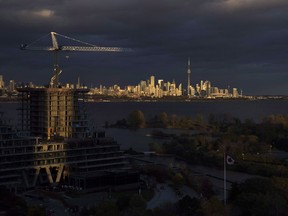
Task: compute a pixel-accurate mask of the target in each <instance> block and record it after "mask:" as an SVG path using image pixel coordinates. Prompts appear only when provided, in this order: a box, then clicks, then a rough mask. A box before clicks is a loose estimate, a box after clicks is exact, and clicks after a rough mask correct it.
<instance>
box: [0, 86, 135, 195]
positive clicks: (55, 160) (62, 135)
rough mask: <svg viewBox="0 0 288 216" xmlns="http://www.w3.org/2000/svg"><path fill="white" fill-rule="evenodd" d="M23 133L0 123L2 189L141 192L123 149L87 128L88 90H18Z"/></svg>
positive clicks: (103, 134)
mask: <svg viewBox="0 0 288 216" xmlns="http://www.w3.org/2000/svg"><path fill="white" fill-rule="evenodd" d="M18 91H19V92H20V93H21V100H22V101H21V104H20V108H19V113H20V117H21V118H20V131H21V132H18V131H16V130H14V129H13V128H12V127H11V126H9V125H8V124H6V123H5V121H4V120H3V117H2V116H1V121H0V186H1V185H5V186H6V187H8V188H10V189H11V190H19V189H20V190H26V189H29V188H35V187H37V186H57V185H63V186H65V187H70V188H75V189H77V190H95V189H103V188H109V189H127V188H131V187H134V188H136V187H138V182H139V181H138V180H139V173H137V172H135V171H133V170H132V169H131V168H130V165H129V162H128V160H127V158H126V157H125V156H124V155H123V152H122V151H121V150H120V146H119V144H117V142H115V141H114V140H113V139H112V138H109V137H106V136H105V132H103V131H95V130H94V129H93V128H91V127H89V124H88V120H87V115H86V112H85V109H84V108H83V106H82V104H81V103H82V101H83V97H82V96H83V95H84V94H85V93H86V92H87V91H88V90H87V89H73V88H66V87H58V88H52V87H47V88H20V89H18Z"/></svg>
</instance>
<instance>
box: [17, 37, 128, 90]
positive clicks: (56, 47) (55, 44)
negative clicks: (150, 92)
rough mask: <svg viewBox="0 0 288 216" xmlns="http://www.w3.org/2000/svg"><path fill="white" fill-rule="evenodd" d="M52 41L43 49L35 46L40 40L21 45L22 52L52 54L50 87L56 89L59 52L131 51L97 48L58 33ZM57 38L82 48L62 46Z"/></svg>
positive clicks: (119, 48)
mask: <svg viewBox="0 0 288 216" xmlns="http://www.w3.org/2000/svg"><path fill="white" fill-rule="evenodd" d="M50 35H51V40H52V46H49V47H42V46H40V47H39V46H34V44H35V43H36V42H37V41H38V40H39V39H38V40H36V41H34V42H32V43H30V44H21V45H20V49H21V50H34V51H48V52H52V53H53V56H54V66H53V73H54V74H53V76H52V77H51V80H50V87H52V88H55V87H57V86H58V85H59V75H60V74H61V72H62V70H61V69H60V66H59V55H58V54H59V52H63V51H64V52H66V51H67V52H70V51H79V52H127V51H131V49H129V48H121V47H102V46H97V45H94V44H91V43H87V42H83V41H80V40H77V39H75V38H71V37H68V36H65V35H62V34H58V33H56V32H51V33H50ZM57 37H62V38H65V39H68V40H71V41H74V42H77V43H80V44H81V45H82V46H64V45H63V46H61V45H60V44H59V43H58V40H57Z"/></svg>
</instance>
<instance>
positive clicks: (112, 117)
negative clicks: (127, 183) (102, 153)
mask: <svg viewBox="0 0 288 216" xmlns="http://www.w3.org/2000/svg"><path fill="white" fill-rule="evenodd" d="M86 107H87V112H88V115H89V119H90V120H91V121H92V122H94V125H95V126H97V127H99V128H101V127H102V126H103V125H104V124H105V122H106V121H108V122H109V123H114V122H116V121H117V120H120V119H123V118H126V117H127V116H128V115H129V113H130V112H131V111H133V110H142V111H143V112H144V114H145V117H146V118H151V117H153V116H154V115H157V114H159V113H161V112H166V113H167V114H169V115H171V114H176V115H178V116H191V117H192V118H193V117H194V118H195V117H196V116H197V115H199V114H201V115H203V117H208V116H209V114H215V115H219V114H227V115H228V116H231V117H237V118H240V119H241V120H244V119H246V118H251V119H254V120H255V121H260V120H261V119H262V118H264V117H265V116H268V115H272V114H276V115H277V114H284V115H287V114H288V100H256V101H242V100H235V101H234V100H231V101H193V102H101V103H86ZM16 108H17V103H1V104H0V110H2V111H4V113H5V117H6V118H8V119H10V120H11V123H14V124H15V123H16V122H17V111H16ZM151 131H152V129H141V130H125V129H113V128H110V129H106V133H107V134H108V135H109V136H112V137H114V138H115V140H117V142H118V143H119V144H120V145H121V147H122V148H123V149H127V148H129V147H133V148H134V149H136V150H138V151H148V150H149V148H148V144H149V143H151V142H162V141H161V140H160V141H159V140H155V139H153V138H151V137H149V136H147V135H148V134H150V133H151Z"/></svg>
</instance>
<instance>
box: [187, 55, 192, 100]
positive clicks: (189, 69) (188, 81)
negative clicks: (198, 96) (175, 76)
mask: <svg viewBox="0 0 288 216" xmlns="http://www.w3.org/2000/svg"><path fill="white" fill-rule="evenodd" d="M187 74H188V80H187V95H188V96H190V74H191V68H190V58H188V70H187Z"/></svg>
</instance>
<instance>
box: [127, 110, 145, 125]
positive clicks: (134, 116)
mask: <svg viewBox="0 0 288 216" xmlns="http://www.w3.org/2000/svg"><path fill="white" fill-rule="evenodd" d="M128 124H129V126H130V127H132V128H144V127H145V125H146V120H145V116H144V113H143V112H142V111H141V110H134V111H132V112H131V113H130V114H129V116H128Z"/></svg>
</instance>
